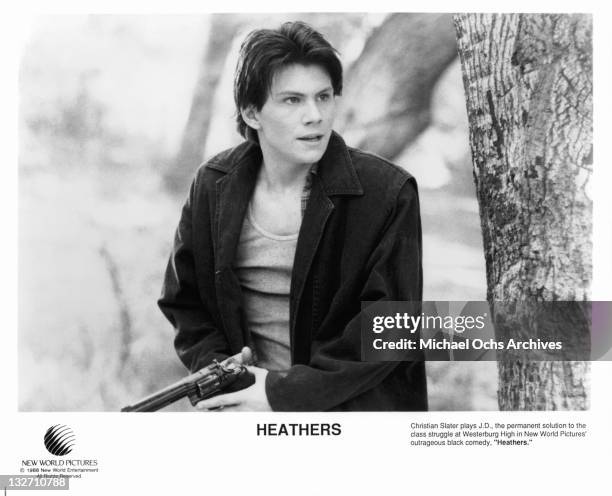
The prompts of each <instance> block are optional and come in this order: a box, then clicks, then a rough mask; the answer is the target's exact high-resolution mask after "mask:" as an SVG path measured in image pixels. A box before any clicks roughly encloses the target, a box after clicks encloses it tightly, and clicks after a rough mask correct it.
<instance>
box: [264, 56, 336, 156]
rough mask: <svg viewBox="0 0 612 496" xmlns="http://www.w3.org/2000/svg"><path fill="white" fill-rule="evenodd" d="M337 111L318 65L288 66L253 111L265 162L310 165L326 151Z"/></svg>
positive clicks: (326, 81) (275, 78)
mask: <svg viewBox="0 0 612 496" xmlns="http://www.w3.org/2000/svg"><path fill="white" fill-rule="evenodd" d="M335 111H336V100H335V96H334V90H333V87H332V82H331V79H330V77H329V74H328V73H327V71H325V69H323V68H322V67H320V66H317V65H308V66H304V65H299V64H294V65H289V66H286V67H284V68H282V69H280V70H279V71H278V72H277V73H276V74H275V75H274V77H273V79H272V87H271V89H270V94H269V95H268V99H267V100H266V103H264V105H263V107H262V108H261V110H260V111H254V117H255V121H256V123H257V124H256V125H257V126H258V127H257V131H258V134H259V144H260V146H261V149H262V153H263V156H264V160H265V161H274V162H277V163H280V164H287V165H311V164H313V163H315V162H318V161H319V160H320V159H321V157H322V156H323V153H324V152H325V150H326V148H327V143H328V142H329V137H330V136H331V130H332V125H333V122H334V117H335V113H336V112H335Z"/></svg>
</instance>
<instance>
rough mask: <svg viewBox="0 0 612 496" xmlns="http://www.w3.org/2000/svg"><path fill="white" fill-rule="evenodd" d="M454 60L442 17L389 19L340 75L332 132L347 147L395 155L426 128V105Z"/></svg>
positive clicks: (447, 17) (399, 16)
mask: <svg viewBox="0 0 612 496" xmlns="http://www.w3.org/2000/svg"><path fill="white" fill-rule="evenodd" d="M456 57H457V48H456V43H455V36H454V32H453V24H452V17H451V16H450V15H448V14H393V15H391V16H389V17H388V18H387V19H386V20H385V21H384V22H383V24H382V25H381V26H379V28H378V29H376V30H375V31H374V32H373V33H372V35H371V36H370V37H369V39H368V40H367V42H366V44H365V46H364V48H363V51H362V53H361V55H360V56H359V59H358V60H357V61H356V62H355V63H354V64H353V66H352V67H350V68H349V70H348V71H347V74H346V78H345V79H346V83H345V85H344V86H345V92H344V95H343V100H344V101H345V102H346V106H345V107H344V108H343V109H342V111H341V112H340V114H339V115H338V118H337V120H336V128H337V129H338V130H339V131H341V132H342V133H343V135H344V137H345V138H346V139H347V140H348V141H349V142H350V143H351V144H353V145H355V146H359V147H362V148H364V149H367V150H369V151H372V152H374V153H378V154H380V155H384V156H385V157H388V158H393V157H395V156H397V155H398V154H399V153H400V152H401V151H402V150H404V149H405V148H406V145H408V144H409V143H410V142H411V141H413V140H414V139H415V138H416V137H417V136H418V135H419V134H420V133H421V132H422V131H423V130H424V129H425V128H427V126H428V125H429V123H430V100H431V94H432V91H433V88H434V85H435V83H436V81H437V80H438V78H439V77H440V75H441V74H442V72H443V71H444V69H446V67H448V65H449V64H450V63H451V62H452V61H453V60H454V59H455V58H456Z"/></svg>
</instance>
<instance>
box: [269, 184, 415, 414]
mask: <svg viewBox="0 0 612 496" xmlns="http://www.w3.org/2000/svg"><path fill="white" fill-rule="evenodd" d="M364 270H365V271H366V277H365V281H366V282H365V284H364V286H363V288H362V291H361V297H360V299H361V301H382V300H387V301H413V302H420V301H421V299H422V287H423V280H422V269H421V221H420V213H419V201H418V193H417V188H416V182H415V181H414V179H412V178H410V179H407V181H406V182H405V183H404V185H403V186H402V187H401V188H400V190H399V193H398V195H397V198H396V199H395V204H394V206H393V207H392V208H391V213H390V215H389V218H388V220H387V223H386V228H385V230H384V233H383V236H382V239H381V241H380V243H379V244H378V245H377V246H376V248H375V249H374V250H373V251H372V253H371V255H370V258H369V260H368V263H367V265H366V267H365V268H364ZM360 316H361V314H360V313H357V314H356V315H355V316H354V317H353V318H352V319H351V320H350V321H349V323H348V324H347V326H346V327H345V328H344V330H343V332H342V333H341V334H340V335H339V336H338V337H337V338H336V339H334V340H332V341H327V342H316V341H315V342H313V344H312V346H313V353H312V357H311V360H310V363H309V364H308V365H294V366H292V367H291V368H290V369H289V370H287V371H283V372H270V373H269V374H268V376H267V379H266V393H267V396H268V401H269V403H270V405H271V407H272V409H273V410H280V411H325V410H330V409H333V408H336V407H338V405H341V404H342V403H344V402H347V401H350V400H351V399H352V398H355V397H356V396H358V395H360V394H361V393H364V392H366V391H368V390H369V389H371V388H374V387H376V386H377V385H378V384H380V383H381V382H382V381H383V379H384V378H385V377H386V376H387V375H388V374H389V373H390V372H391V371H392V370H393V369H394V368H395V367H396V366H397V365H398V362H362V361H361V318H360Z"/></svg>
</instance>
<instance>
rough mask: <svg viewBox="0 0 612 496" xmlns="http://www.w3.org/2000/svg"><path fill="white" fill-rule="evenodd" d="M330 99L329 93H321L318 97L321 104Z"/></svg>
mask: <svg viewBox="0 0 612 496" xmlns="http://www.w3.org/2000/svg"><path fill="white" fill-rule="evenodd" d="M330 99H331V95H330V94H329V93H322V94H321V95H319V100H321V101H322V102H327V101H329V100H330Z"/></svg>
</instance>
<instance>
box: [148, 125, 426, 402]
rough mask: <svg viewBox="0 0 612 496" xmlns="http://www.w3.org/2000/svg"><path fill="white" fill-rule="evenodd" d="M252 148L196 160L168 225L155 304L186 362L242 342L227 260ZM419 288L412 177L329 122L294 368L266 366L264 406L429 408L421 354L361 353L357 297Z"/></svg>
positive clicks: (300, 286) (310, 207)
mask: <svg viewBox="0 0 612 496" xmlns="http://www.w3.org/2000/svg"><path fill="white" fill-rule="evenodd" d="M261 159H262V157H261V151H260V149H259V147H258V146H257V145H256V144H254V143H251V142H245V143H243V144H241V145H240V146H238V147H236V148H233V149H230V150H227V151H224V152H222V153H220V154H219V155H217V156H215V157H214V158H212V159H211V160H209V161H208V162H207V163H205V164H204V165H202V166H201V167H200V169H199V170H198V173H197V175H196V177H195V179H194V181H193V183H192V185H191V189H190V192H189V198H188V200H187V202H186V204H185V206H184V207H183V211H182V215H181V220H180V223H179V226H178V229H177V231H176V236H175V240H174V249H173V252H172V255H171V257H170V261H169V263H168V268H167V270H166V275H165V280H164V285H163V290H162V296H161V298H160V300H159V306H160V308H161V310H162V311H163V313H164V314H165V315H166V317H167V318H168V319H169V320H170V322H171V323H172V324H173V326H174V327H175V329H176V331H177V333H176V338H175V347H176V350H177V352H178V355H179V357H180V358H181V360H182V361H183V362H184V363H185V365H186V366H187V367H188V368H189V369H190V370H191V371H195V370H197V369H199V368H200V367H203V366H204V365H206V364H208V363H210V362H211V361H212V359H213V358H217V359H223V358H225V357H227V356H228V355H231V354H235V353H238V352H240V350H241V348H242V347H243V346H245V345H246V344H248V343H249V342H250V337H249V335H248V332H249V331H248V329H247V326H246V325H245V323H246V317H245V315H244V311H243V306H242V294H241V288H240V284H239V282H238V279H237V277H236V274H235V273H234V271H233V262H234V256H235V254H236V247H237V245H238V240H239V237H240V232H241V227H242V222H243V219H244V215H245V212H246V209H247V205H248V202H249V199H250V197H251V194H252V191H253V188H254V185H255V179H256V176H257V171H258V168H259V167H260V164H261ZM421 298H422V272H421V224H420V216H419V201H418V194H417V186H416V182H415V180H414V179H413V178H412V177H411V176H410V174H408V173H407V172H405V171H404V170H402V169H400V168H399V167H396V166H394V165H393V164H391V163H389V162H387V161H385V160H383V159H382V158H380V157H377V156H374V155H372V154H368V153H364V152H362V151H359V150H356V149H353V148H348V147H347V146H346V145H345V143H344V141H343V140H342V138H341V137H340V136H338V135H337V134H335V133H333V134H332V137H331V138H330V142H329V145H328V148H327V150H326V152H325V154H324V155H323V157H322V158H321V161H320V162H319V166H318V171H317V173H316V174H315V175H314V178H313V182H312V190H311V193H310V199H309V200H308V204H307V206H306V210H305V212H304V218H303V221H302V226H301V228H300V233H299V238H298V242H297V248H296V254H295V262H294V266H293V272H292V280H291V292H290V333H291V334H290V339H291V358H292V364H293V365H292V367H291V368H290V369H289V370H288V371H286V372H269V374H268V376H267V380H266V392H267V396H268V401H269V403H270V405H271V407H272V409H273V410H290V411H300V410H314V411H323V410H426V409H427V391H426V380H425V367H424V364H423V363H422V362H362V361H361V336H360V334H361V328H360V311H361V302H362V301H377V300H410V301H420V300H421Z"/></svg>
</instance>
